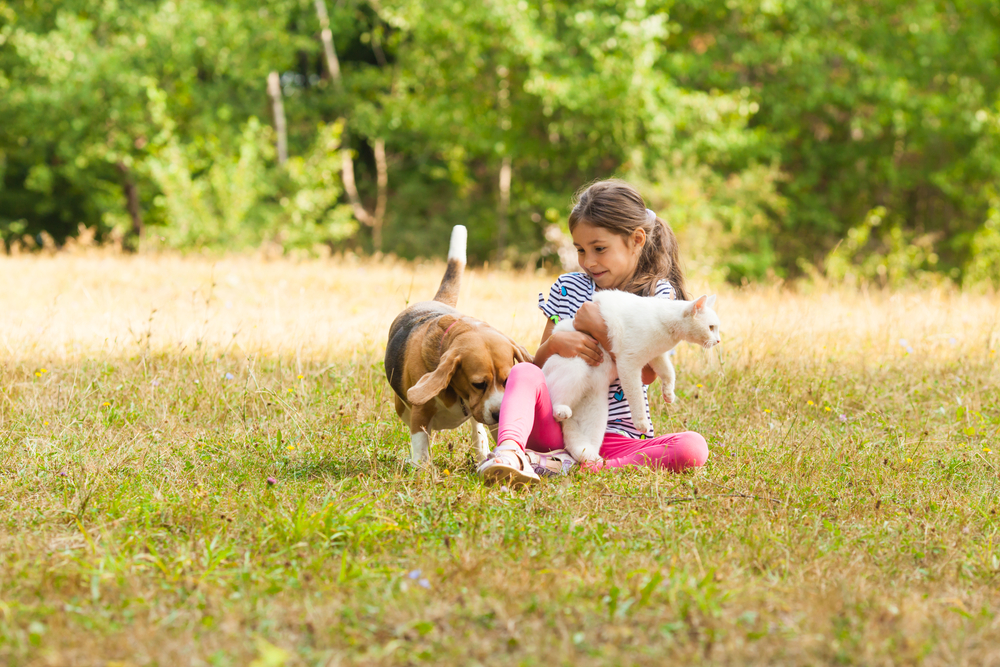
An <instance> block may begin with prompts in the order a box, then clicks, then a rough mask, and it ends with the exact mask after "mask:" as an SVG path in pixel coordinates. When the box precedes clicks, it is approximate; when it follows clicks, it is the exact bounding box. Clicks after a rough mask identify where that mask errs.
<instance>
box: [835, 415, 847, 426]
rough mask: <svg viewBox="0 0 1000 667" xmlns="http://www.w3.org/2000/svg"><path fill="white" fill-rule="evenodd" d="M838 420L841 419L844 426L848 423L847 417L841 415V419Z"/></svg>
mask: <svg viewBox="0 0 1000 667" xmlns="http://www.w3.org/2000/svg"><path fill="white" fill-rule="evenodd" d="M837 419H839V420H840V421H841V422H842V423H844V424H846V423H847V415H840V416H839V417H837Z"/></svg>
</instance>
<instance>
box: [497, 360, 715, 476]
mask: <svg viewBox="0 0 1000 667" xmlns="http://www.w3.org/2000/svg"><path fill="white" fill-rule="evenodd" d="M505 440H513V441H514V442H516V443H517V444H519V445H521V447H522V448H527V449H532V450H534V451H536V452H551V451H553V450H556V449H562V448H563V435H562V427H561V426H560V425H559V422H557V421H556V420H555V418H554V417H553V416H552V399H550V398H549V389H548V387H546V386H545V376H544V375H542V369H540V368H539V367H538V366H535V365H534V364H529V363H521V364H516V365H515V366H514V367H513V368H511V369H510V376H509V377H508V378H507V388H506V390H505V391H504V395H503V403H501V404H500V427H499V433H498V434H497V442H498V443H501V442H503V441H505ZM601 457H603V459H604V461H603V463H599V464H597V465H591V466H589V468H590V469H600V468H622V467H624V466H649V467H652V468H669V469H670V470H674V471H679V470H685V469H687V468H697V467H701V466H703V465H705V461H707V460H708V445H707V444H706V443H705V438H703V437H701V436H700V435H699V434H697V433H694V432H693V431H685V432H684V433H674V434H671V435H661V436H659V437H657V438H648V439H646V440H639V439H636V438H630V437H628V436H624V435H618V434H617V433H606V434H605V435H604V442H603V443H602V444H601Z"/></svg>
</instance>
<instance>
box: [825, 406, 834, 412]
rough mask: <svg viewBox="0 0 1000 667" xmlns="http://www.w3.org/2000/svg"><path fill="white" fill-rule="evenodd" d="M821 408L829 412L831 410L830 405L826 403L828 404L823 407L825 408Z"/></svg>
mask: <svg viewBox="0 0 1000 667" xmlns="http://www.w3.org/2000/svg"><path fill="white" fill-rule="evenodd" d="M823 409H824V410H826V411H827V412H830V410H832V409H833V408H831V407H830V406H829V405H828V406H826V407H825V408H823Z"/></svg>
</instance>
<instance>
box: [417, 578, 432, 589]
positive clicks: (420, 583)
mask: <svg viewBox="0 0 1000 667" xmlns="http://www.w3.org/2000/svg"><path fill="white" fill-rule="evenodd" d="M417 585H418V586H423V587H424V588H426V589H428V590H429V589H430V587H431V582H429V581H427V580H426V579H421V580H420V581H418V582H417Z"/></svg>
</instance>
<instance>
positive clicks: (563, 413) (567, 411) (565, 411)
mask: <svg viewBox="0 0 1000 667" xmlns="http://www.w3.org/2000/svg"><path fill="white" fill-rule="evenodd" d="M552 416H553V417H555V418H556V421H557V422H564V421H566V420H567V419H569V418H570V417H572V416H573V410H572V409H571V408H570V407H569V406H568V405H557V406H555V407H554V408H552Z"/></svg>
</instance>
